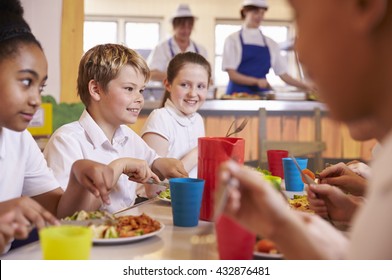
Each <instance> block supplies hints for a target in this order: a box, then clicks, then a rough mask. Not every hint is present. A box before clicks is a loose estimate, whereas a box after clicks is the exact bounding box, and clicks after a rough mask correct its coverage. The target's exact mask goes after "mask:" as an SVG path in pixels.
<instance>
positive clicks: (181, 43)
mask: <svg viewBox="0 0 392 280" xmlns="http://www.w3.org/2000/svg"><path fill="white" fill-rule="evenodd" d="M195 19H196V17H195V16H194V15H193V14H192V12H191V9H190V8H189V6H188V4H180V5H179V6H178V7H177V10H176V12H175V14H174V15H173V16H172V18H171V22H172V25H173V32H174V35H173V36H172V37H170V38H169V39H166V40H165V41H163V42H161V43H159V44H158V45H157V46H156V47H155V48H154V49H153V50H152V52H151V54H150V55H149V57H148V58H147V63H148V66H149V67H150V69H151V80H154V81H163V80H164V79H165V78H166V69H167V66H168V64H169V61H170V60H171V59H172V58H173V57H174V56H175V55H176V54H178V53H183V52H195V53H198V54H201V55H202V56H204V58H206V59H207V51H206V49H205V48H204V47H203V46H201V45H200V44H197V43H195V42H194V41H192V40H191V34H192V30H193V25H194V22H195Z"/></svg>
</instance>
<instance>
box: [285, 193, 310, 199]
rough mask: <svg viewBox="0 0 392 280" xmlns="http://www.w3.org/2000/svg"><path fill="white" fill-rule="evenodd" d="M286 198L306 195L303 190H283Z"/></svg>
mask: <svg viewBox="0 0 392 280" xmlns="http://www.w3.org/2000/svg"><path fill="white" fill-rule="evenodd" d="M283 193H284V194H285V195H286V197H287V198H293V197H294V195H306V192H305V191H302V192H290V191H283Z"/></svg>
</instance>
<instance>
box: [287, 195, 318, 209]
mask: <svg viewBox="0 0 392 280" xmlns="http://www.w3.org/2000/svg"><path fill="white" fill-rule="evenodd" d="M285 194H286V196H287V200H288V201H289V205H290V208H291V209H294V210H297V211H302V212H309V213H314V211H313V210H311V209H310V205H309V200H308V196H307V195H306V194H305V193H304V192H286V191H285Z"/></svg>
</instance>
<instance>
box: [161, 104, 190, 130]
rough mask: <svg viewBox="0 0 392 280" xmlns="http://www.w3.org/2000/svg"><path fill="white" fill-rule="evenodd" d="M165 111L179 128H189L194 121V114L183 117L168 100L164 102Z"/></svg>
mask: <svg viewBox="0 0 392 280" xmlns="http://www.w3.org/2000/svg"><path fill="white" fill-rule="evenodd" d="M165 109H166V110H167V111H168V112H169V114H170V115H171V116H172V117H173V118H174V119H175V120H176V121H177V122H178V123H179V124H180V125H181V126H189V125H191V124H193V123H194V122H195V120H196V113H193V114H191V115H189V116H186V115H184V114H183V113H182V112H181V111H180V110H178V109H177V108H176V106H175V105H174V104H173V102H172V101H171V100H170V99H169V98H168V99H167V100H166V102H165Z"/></svg>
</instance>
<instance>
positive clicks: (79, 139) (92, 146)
mask: <svg viewBox="0 0 392 280" xmlns="http://www.w3.org/2000/svg"><path fill="white" fill-rule="evenodd" d="M44 155H45V158H46V160H47V161H48V165H49V166H50V168H51V169H52V170H53V173H54V175H55V176H56V178H57V179H58V180H59V181H60V183H63V182H67V181H68V177H69V173H70V169H71V165H72V163H73V162H75V161H76V160H78V159H90V160H94V161H97V162H100V163H103V164H109V163H110V162H112V161H113V160H115V159H118V158H123V157H131V158H137V159H143V160H146V161H147V163H148V164H149V165H150V166H151V164H152V163H153V162H154V160H155V159H156V158H158V155H157V153H156V152H155V151H154V150H152V149H151V148H150V147H149V146H148V145H147V144H146V143H145V142H144V141H143V139H141V138H140V136H138V135H137V134H136V133H135V132H134V131H133V130H132V129H130V128H129V127H128V126H126V125H121V126H120V127H119V128H118V129H117V131H116V132H115V135H114V138H113V143H110V141H109V139H108V138H107V137H106V135H105V134H104V132H103V131H102V129H101V128H100V127H99V126H98V124H97V123H96V122H95V121H94V120H93V118H92V117H91V116H90V114H89V113H88V112H87V111H86V110H84V112H83V113H82V115H81V116H80V119H79V121H75V122H72V123H69V124H66V125H64V126H62V127H60V128H59V129H57V130H56V132H55V133H54V134H53V135H52V137H51V138H50V139H49V142H48V144H47V145H46V147H45V150H44ZM62 185H64V184H62ZM117 188H118V191H114V192H112V193H111V194H110V200H111V205H109V206H107V207H106V210H107V211H109V212H115V211H116V210H119V209H121V208H124V207H127V206H130V205H132V204H133V203H134V201H135V196H136V183H135V182H132V181H129V180H128V176H126V175H121V176H120V178H119V180H118V182H117Z"/></svg>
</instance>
